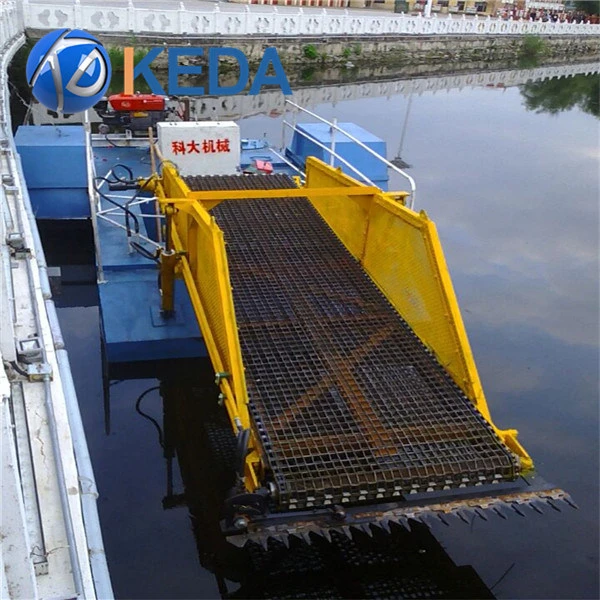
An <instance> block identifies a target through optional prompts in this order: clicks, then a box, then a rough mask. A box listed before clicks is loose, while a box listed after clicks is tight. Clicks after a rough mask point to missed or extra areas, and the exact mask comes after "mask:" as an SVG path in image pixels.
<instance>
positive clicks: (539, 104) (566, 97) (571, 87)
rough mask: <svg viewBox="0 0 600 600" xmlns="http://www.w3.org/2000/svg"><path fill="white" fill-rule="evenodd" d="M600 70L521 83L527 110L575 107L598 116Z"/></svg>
mask: <svg viewBox="0 0 600 600" xmlns="http://www.w3.org/2000/svg"><path fill="white" fill-rule="evenodd" d="M599 90H600V74H598V73H596V74H594V75H575V77H563V78H562V79H549V80H547V81H532V82H529V83H526V84H525V85H522V86H521V94H522V95H523V98H524V100H525V107H526V108H527V110H533V111H535V112H538V113H541V112H547V113H550V114H557V113H559V112H562V111H564V110H570V109H572V108H574V107H578V108H580V109H581V110H583V111H584V112H587V113H590V114H592V115H594V116H596V117H600V95H599V93H598V91H599Z"/></svg>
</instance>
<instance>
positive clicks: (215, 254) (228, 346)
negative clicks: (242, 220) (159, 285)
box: [172, 203, 249, 427]
mask: <svg viewBox="0 0 600 600" xmlns="http://www.w3.org/2000/svg"><path fill="white" fill-rule="evenodd" d="M173 227H174V229H173V232H172V236H173V241H174V245H175V247H176V249H177V250H181V251H183V249H184V246H183V242H182V241H183V239H185V240H186V246H185V257H184V258H183V259H182V262H183V269H182V270H183V275H184V278H185V279H186V284H187V287H188V290H190V292H191V293H190V295H191V299H192V304H193V305H194V309H195V310H196V312H197V313H198V312H201V315H198V316H199V323H200V327H201V330H202V335H203V336H204V339H205V341H206V345H207V347H208V351H209V353H210V356H211V360H212V361H213V364H214V365H215V367H216V368H217V369H219V370H221V372H223V373H227V374H228V375H227V381H228V382H229V385H230V386H231V389H232V391H233V396H234V398H235V402H236V404H237V408H238V411H237V414H238V416H239V418H240V420H241V425H242V426H243V427H249V419H248V414H247V410H246V409H245V405H246V404H247V393H246V382H245V378H244V368H243V365H242V359H241V351H240V344H239V339H238V334H237V325H236V319H235V312H234V309H233V298H232V294H231V284H230V281H229V270H228V267H227V257H226V254H225V243H224V240H223V232H222V231H221V230H220V229H219V227H218V226H217V225H216V223H215V221H214V219H213V218H212V217H211V216H210V215H209V214H208V212H206V210H204V208H202V207H201V206H200V205H199V204H198V203H193V204H188V205H184V206H182V207H180V210H179V211H178V212H177V213H176V214H175V215H174V217H173ZM192 290H193V293H192ZM196 294H197V300H196V298H194V296H195V295H196ZM229 400H233V399H232V398H229Z"/></svg>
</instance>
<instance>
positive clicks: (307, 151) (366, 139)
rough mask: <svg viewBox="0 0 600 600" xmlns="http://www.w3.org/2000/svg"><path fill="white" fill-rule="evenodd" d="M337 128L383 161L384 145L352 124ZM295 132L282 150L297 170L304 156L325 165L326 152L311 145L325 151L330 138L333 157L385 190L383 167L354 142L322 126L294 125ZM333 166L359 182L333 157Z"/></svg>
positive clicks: (328, 154) (385, 153)
mask: <svg viewBox="0 0 600 600" xmlns="http://www.w3.org/2000/svg"><path fill="white" fill-rule="evenodd" d="M338 127H340V128H341V129H343V130H344V131H347V132H348V133H349V134H350V135H352V136H353V137H355V138H356V139H358V140H360V141H361V142H362V143H363V144H365V146H368V147H369V148H370V149H371V150H374V151H375V152H377V154H379V155H380V156H382V157H383V158H386V157H387V150H386V143H385V142H384V141H383V140H382V139H380V138H378V137H377V136H375V135H373V134H372V133H370V132H369V131H367V130H366V129H363V128H362V127H359V126H358V125H356V124H354V123H338ZM297 129H298V130H299V131H295V132H294V135H293V137H292V141H291V143H290V145H289V147H288V148H286V151H285V153H286V156H287V157H288V158H289V159H290V160H291V161H292V162H293V163H294V164H295V165H296V166H297V167H299V168H301V169H304V165H305V163H306V158H307V157H308V156H314V157H316V158H319V159H320V160H322V161H323V162H326V163H328V164H329V158H330V156H331V155H330V153H329V152H327V151H326V150H325V149H323V148H321V147H319V145H318V144H316V143H315V140H316V141H317V142H319V143H320V144H322V145H324V146H326V147H327V148H331V144H332V140H333V139H334V140H335V149H334V150H335V153H336V154H338V155H339V156H341V157H342V158H343V159H344V160H346V161H347V162H348V163H350V164H351V165H353V166H354V167H356V168H357V169H358V170H359V171H360V172H361V173H363V174H364V175H366V176H367V177H368V178H369V179H370V180H371V181H372V182H373V183H374V184H375V185H377V186H379V187H380V188H381V189H382V190H386V191H387V185H388V179H389V177H388V168H387V166H386V165H385V164H384V163H383V162H381V161H380V160H379V159H377V158H376V157H375V156H373V155H372V154H371V153H370V152H368V151H367V150H365V149H364V148H362V147H361V146H359V145H358V144H357V143H356V142H353V141H352V140H350V139H349V138H347V137H346V136H344V134H343V133H340V132H339V131H336V130H333V129H332V128H331V127H330V126H329V125H327V124H326V123H300V124H299V125H297ZM333 164H334V166H336V167H341V168H342V171H343V172H344V173H347V174H348V175H350V176H351V177H355V178H356V179H360V178H359V177H358V175H357V174H356V173H355V172H354V171H353V170H352V169H350V168H348V167H347V166H346V165H345V164H344V163H342V162H341V161H340V160H338V159H337V158H336V159H334V163H333Z"/></svg>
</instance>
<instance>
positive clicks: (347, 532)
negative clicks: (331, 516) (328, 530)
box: [341, 525, 352, 540]
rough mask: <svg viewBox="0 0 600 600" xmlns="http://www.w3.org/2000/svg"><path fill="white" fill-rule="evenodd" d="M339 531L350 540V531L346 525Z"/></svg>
mask: <svg viewBox="0 0 600 600" xmlns="http://www.w3.org/2000/svg"><path fill="white" fill-rule="evenodd" d="M341 531H342V533H343V534H344V535H345V536H346V537H347V538H348V539H349V540H351V539H352V531H350V527H348V525H343V526H342V527H341Z"/></svg>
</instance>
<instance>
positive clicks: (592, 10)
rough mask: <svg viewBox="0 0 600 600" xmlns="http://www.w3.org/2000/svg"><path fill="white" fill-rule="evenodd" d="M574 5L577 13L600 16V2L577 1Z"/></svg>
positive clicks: (596, 0)
mask: <svg viewBox="0 0 600 600" xmlns="http://www.w3.org/2000/svg"><path fill="white" fill-rule="evenodd" d="M573 4H574V5H575V10H576V11H579V12H584V13H586V14H587V15H598V14H600V1H598V0H576V1H575V2H574V3H573Z"/></svg>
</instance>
